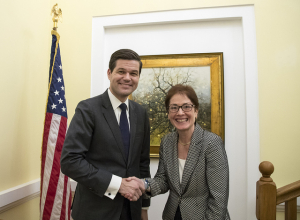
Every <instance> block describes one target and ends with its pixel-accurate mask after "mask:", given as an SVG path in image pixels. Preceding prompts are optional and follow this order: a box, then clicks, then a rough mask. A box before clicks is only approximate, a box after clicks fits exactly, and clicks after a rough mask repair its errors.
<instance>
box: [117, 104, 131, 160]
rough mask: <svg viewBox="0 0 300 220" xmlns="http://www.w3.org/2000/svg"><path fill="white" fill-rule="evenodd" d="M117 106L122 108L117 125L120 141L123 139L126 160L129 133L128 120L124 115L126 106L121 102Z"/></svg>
mask: <svg viewBox="0 0 300 220" xmlns="http://www.w3.org/2000/svg"><path fill="white" fill-rule="evenodd" d="M119 107H120V108H121V110H122V112H121V116H120V125H119V127H120V130H121V134H122V141H123V146H124V152H125V157H126V160H128V154H129V146H130V133H129V125H128V120H127V115H126V109H127V106H126V104H125V103H122V104H121V105H120V106H119Z"/></svg>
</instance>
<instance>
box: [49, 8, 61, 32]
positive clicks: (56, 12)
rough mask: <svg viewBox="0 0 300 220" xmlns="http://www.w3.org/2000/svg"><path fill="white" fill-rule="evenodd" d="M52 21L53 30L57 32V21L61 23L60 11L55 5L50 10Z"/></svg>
mask: <svg viewBox="0 0 300 220" xmlns="http://www.w3.org/2000/svg"><path fill="white" fill-rule="evenodd" d="M51 15H53V17H52V21H53V30H55V31H56V30H57V28H58V27H57V23H58V21H60V22H62V10H61V9H60V8H58V6H57V3H56V4H55V5H54V6H53V7H52V9H51Z"/></svg>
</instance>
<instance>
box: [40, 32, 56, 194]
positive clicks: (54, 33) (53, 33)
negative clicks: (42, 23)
mask: <svg viewBox="0 0 300 220" xmlns="http://www.w3.org/2000/svg"><path fill="white" fill-rule="evenodd" d="M51 34H52V35H55V36H56V45H55V53H54V57H53V63H52V69H51V77H50V81H49V84H48V94H47V99H46V108H45V118H44V126H45V120H46V113H47V103H48V98H49V92H50V85H51V82H52V75H53V68H54V63H55V58H56V54H57V48H58V43H59V39H60V36H59V34H58V33H57V32H56V31H54V30H52V31H51ZM44 132H45V129H43V136H42V146H41V162H42V157H43V142H44ZM42 172H43V171H42V169H41V175H42ZM42 184H43V183H42V182H41V184H40V192H42Z"/></svg>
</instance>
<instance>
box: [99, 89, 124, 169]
mask: <svg viewBox="0 0 300 220" xmlns="http://www.w3.org/2000/svg"><path fill="white" fill-rule="evenodd" d="M102 100H103V102H102V107H103V108H102V110H103V111H102V112H103V117H104V118H105V120H106V122H107V124H108V125H109V128H110V131H111V133H112V134H113V135H114V137H115V140H116V142H117V145H118V148H119V150H120V151H121V153H122V155H123V159H124V162H125V163H126V157H125V153H124V147H123V142H122V135H121V131H120V128H119V125H118V121H117V119H116V115H115V112H114V110H113V108H112V105H111V102H110V100H109V97H108V92H107V90H106V92H105V93H103V95H102Z"/></svg>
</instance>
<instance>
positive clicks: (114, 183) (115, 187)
mask: <svg viewBox="0 0 300 220" xmlns="http://www.w3.org/2000/svg"><path fill="white" fill-rule="evenodd" d="M108 97H109V99H110V102H111V104H112V107H113V110H114V112H115V115H116V118H117V122H118V124H120V116H121V112H122V110H121V108H120V107H119V106H120V105H121V104H122V102H121V101H120V100H119V99H117V98H116V97H115V96H114V94H112V93H111V91H110V89H108ZM124 103H125V104H126V105H127V110H126V115H127V119H128V125H129V131H130V122H129V108H128V103H129V102H128V99H126V101H125V102H124ZM121 183H122V177H119V176H116V175H114V174H113V175H112V178H111V180H110V183H109V186H108V188H107V190H106V192H105V193H104V195H105V196H107V197H109V198H110V199H114V198H115V196H116V195H117V193H118V191H119V189H120V186H121Z"/></svg>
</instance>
